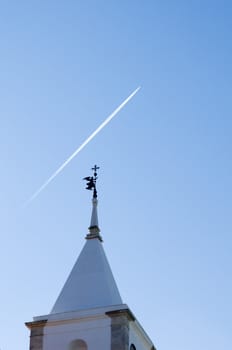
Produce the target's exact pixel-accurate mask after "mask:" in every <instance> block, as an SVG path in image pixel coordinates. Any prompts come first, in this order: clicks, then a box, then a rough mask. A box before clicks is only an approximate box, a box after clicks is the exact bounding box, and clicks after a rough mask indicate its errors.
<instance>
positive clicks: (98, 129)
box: [26, 86, 140, 205]
mask: <svg viewBox="0 0 232 350" xmlns="http://www.w3.org/2000/svg"><path fill="white" fill-rule="evenodd" d="M139 89H140V86H139V87H138V88H137V89H136V90H135V91H133V92H132V94H130V96H128V97H127V98H126V99H125V101H123V102H122V103H121V104H120V106H118V107H117V108H116V109H115V110H114V111H113V112H112V113H111V114H110V115H109V117H107V118H106V120H105V121H104V122H103V123H102V124H101V125H100V126H99V127H98V128H97V129H96V130H95V131H94V132H93V133H92V134H91V135H90V136H89V137H88V138H87V139H86V140H85V141H84V142H83V143H82V144H81V145H80V146H79V147H78V148H77V149H76V150H75V152H73V154H71V156H70V157H69V158H68V159H67V160H66V161H65V162H64V163H63V164H62V165H61V166H60V167H59V168H58V169H57V170H56V171H55V172H54V173H53V174H52V175H51V176H50V177H49V178H48V179H47V181H45V182H44V184H43V185H42V186H41V187H40V188H39V189H38V190H37V191H36V192H35V193H34V194H33V195H32V196H31V198H29V200H28V201H27V202H26V205H27V204H29V203H30V202H31V201H33V200H34V199H35V198H36V197H37V196H38V195H39V194H40V193H41V192H42V191H43V190H44V189H45V188H46V187H47V186H48V184H49V183H50V182H51V181H52V180H54V178H55V177H56V176H57V175H58V174H59V173H60V172H61V171H62V170H63V169H64V168H65V167H66V165H68V163H69V162H71V160H72V159H73V158H74V157H76V156H77V154H78V153H79V152H80V151H81V150H82V149H83V148H84V147H85V146H86V145H87V144H88V143H89V142H90V141H91V140H92V139H93V138H94V136H96V135H97V134H98V133H99V131H101V129H103V128H104V127H105V126H106V125H107V124H108V123H109V122H110V121H111V119H113V118H114V117H115V116H116V114H118V112H120V110H121V109H122V108H123V107H124V106H125V105H126V104H127V103H128V102H129V101H130V100H131V99H132V97H133V96H134V95H135V94H136V93H137V92H138V91H139Z"/></svg>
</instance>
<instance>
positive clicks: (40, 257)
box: [0, 0, 232, 350]
mask: <svg viewBox="0 0 232 350" xmlns="http://www.w3.org/2000/svg"><path fill="white" fill-rule="evenodd" d="M231 23H232V3H231V1H223V0H222V1H213V0H211V1H209V0H201V1H200V0H195V1H181V0H179V1H178V0H176V1H171V0H170V1H165V0H162V1H155V0H153V1H152V0H150V1H149V0H148V1H137V0H134V1H132V0H117V1H104V0H98V1H93V0H92V1H88V0H86V1H78V0H75V1H74V0H73V1H72V0H70V1H61V0H54V1H53V0H46V1H45V0H40V1H31V0H30V1H29V0H28V1H24V0H22V1H13V0H12V1H4V0H3V1H2V2H1V7H0V50H1V55H0V63H1V64H0V77H1V78H0V100H1V103H0V116H1V128H0V145H1V148H0V149H1V172H0V193H1V196H0V210H1V216H0V217H1V220H0V229H1V254H0V266H1V288H0V303H1V304H0V307H1V312H0V324H1V334H0V348H1V350H13V349H20V350H21V349H29V331H28V330H27V329H26V328H25V326H24V322H25V321H31V320H32V317H33V316H39V315H43V314H47V313H49V312H50V310H51V308H52V306H53V304H54V303H55V300H56V298H57V296H58V294H59V292H60V290H61V288H62V286H63V284H64V282H65V280H66V278H67V276H68V274H69V272H70V270H71V268H72V266H73V264H74V262H75V260H76V258H77V256H78V254H79V252H80V250H81V249H82V247H83V245H84V236H85V234H86V233H87V227H88V225H89V220H90V212H91V204H90V200H91V194H90V193H89V192H87V191H85V189H84V183H83V181H82V178H83V177H84V176H88V175H90V174H91V172H90V168H91V167H92V166H93V165H94V164H95V163H97V164H98V165H99V166H100V167H101V169H100V173H99V186H98V188H99V222H100V226H101V233H102V236H103V238H104V248H105V251H106V254H107V256H108V259H109V262H110V264H111V267H112V270H113V273H114V276H115V279H116V281H117V284H118V287H119V290H120V292H121V295H122V298H123V301H124V302H125V303H127V304H128V305H129V307H130V308H131V309H132V311H133V312H134V314H135V315H136V317H137V318H138V320H139V321H140V323H141V324H142V325H143V327H144V328H145V330H146V331H147V333H148V334H149V336H150V337H151V339H152V340H153V342H154V344H155V345H156V347H157V348H158V350H170V349H172V350H186V349H188V350H195V349H211V350H218V349H219V348H220V349H229V348H230V347H231V343H232V332H231V325H232V316H231V315H232V303H231V295H232V282H231V266H232V257H231V248H232V247H231V245H232V238H231V231H232V220H231V196H232V185H231V176H232V165H231V148H232V140H231V132H232V118H231V111H232V108H231V92H232V91H231V90H232V89H231V81H232V66H231V61H232V57H231V53H232V41H231V30H232V27H231ZM139 85H141V86H142V88H141V90H140V91H139V93H138V94H137V95H136V96H135V97H134V98H133V100H131V101H130V103H129V104H128V105H127V106H126V107H125V108H124V109H123V110H122V111H121V112H120V114H119V115H118V116H117V117H116V118H115V119H114V120H112V122H111V123H110V124H109V125H108V126H107V127H106V128H105V129H104V130H102V131H101V133H99V134H98V135H97V136H96V137H95V139H94V140H93V141H92V142H91V143H89V145H88V146H87V147H86V148H85V149H84V150H82V152H81V153H80V154H79V155H78V157H77V158H76V159H75V160H74V161H73V162H72V163H70V164H69V166H67V168H65V170H64V171H63V172H62V173H61V174H60V175H59V176H58V177H57V178H56V179H55V180H54V181H53V182H52V183H51V184H50V185H49V186H48V187H47V189H46V190H44V192H42V193H41V194H40V196H39V197H38V198H36V199H35V200H34V201H33V202H32V203H31V204H30V205H29V206H28V207H27V208H25V209H23V208H22V207H23V203H24V202H25V201H26V200H28V198H30V196H31V195H32V194H33V193H34V191H35V190H36V189H37V188H38V187H39V186H40V185H42V183H43V182H44V181H45V180H46V179H47V178H48V177H49V176H50V175H51V174H52V173H53V172H54V171H55V170H56V169H57V167H58V166H59V165H61V163H62V162H63V161H64V160H65V159H66V158H67V157H68V156H69V155H70V154H71V153H72V152H73V151H74V150H75V149H76V148H77V147H78V146H79V145H80V144H81V143H82V142H83V141H84V140H85V138H86V137H87V136H88V135H89V134H90V133H91V132H92V131H94V129H95V128H96V127H97V126H98V125H99V124H100V123H101V122H102V121H103V120H104V119H105V118H106V117H107V116H108V115H109V114H110V113H111V112H112V111H113V110H114V109H115V108H116V107H117V106H118V105H119V104H120V103H121V102H122V101H123V100H124V99H125V98H126V97H127V96H128V95H129V94H130V93H131V92H132V91H133V90H134V89H135V88H136V87H137V86H139Z"/></svg>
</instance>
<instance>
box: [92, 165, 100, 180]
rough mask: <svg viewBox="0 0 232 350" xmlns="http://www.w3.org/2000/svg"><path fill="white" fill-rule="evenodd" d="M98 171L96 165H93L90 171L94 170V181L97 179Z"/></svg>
mask: <svg viewBox="0 0 232 350" xmlns="http://www.w3.org/2000/svg"><path fill="white" fill-rule="evenodd" d="M98 169H100V167H99V166H97V165H96V164H95V165H94V167H93V168H92V170H94V176H95V179H97V170H98Z"/></svg>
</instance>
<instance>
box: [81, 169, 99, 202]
mask: <svg viewBox="0 0 232 350" xmlns="http://www.w3.org/2000/svg"><path fill="white" fill-rule="evenodd" d="M98 169H100V168H99V167H98V166H97V165H94V167H93V168H92V170H93V171H94V173H93V176H87V177H84V179H83V180H85V181H87V182H86V190H90V191H92V190H93V198H97V189H96V182H97V170H98Z"/></svg>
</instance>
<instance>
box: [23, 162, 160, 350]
mask: <svg viewBox="0 0 232 350" xmlns="http://www.w3.org/2000/svg"><path fill="white" fill-rule="evenodd" d="M97 169H98V168H97V167H96V165H95V167H94V168H93V170H94V176H92V177H86V178H85V180H86V181H87V187H86V189H89V190H92V191H93V198H92V216H91V222H90V227H89V233H88V234H87V235H86V237H85V238H86V242H85V245H84V247H83V249H82V251H81V253H80V255H79V257H78V259H77V261H76V263H75V265H74V267H73V269H72V271H71V273H70V275H69V277H68V279H67V281H66V283H65V284H64V287H63V289H62V290H61V292H60V295H59V296H58V298H57V300H56V302H55V304H54V306H53V308H52V310H51V312H50V314H48V315H45V316H37V317H34V318H33V321H32V322H27V323H26V326H27V327H28V328H29V329H30V350H155V348H154V345H153V344H152V342H151V340H150V339H149V337H148V336H147V334H146V333H145V331H144V330H143V328H142V327H141V325H140V324H139V322H138V321H137V320H136V318H135V316H134V315H133V313H132V312H131V310H130V309H129V308H128V306H127V305H126V304H124V303H123V302H122V299H121V296H120V294H119V291H118V287H117V285H116V282H115V280H114V277H113V274H112V271H111V268H110V265H109V263H108V260H107V258H106V255H105V252H104V249H103V243H102V242H103V241H102V237H101V235H100V229H99V225H98V215H97V204H98V200H97V190H96V180H97Z"/></svg>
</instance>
